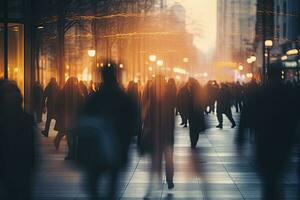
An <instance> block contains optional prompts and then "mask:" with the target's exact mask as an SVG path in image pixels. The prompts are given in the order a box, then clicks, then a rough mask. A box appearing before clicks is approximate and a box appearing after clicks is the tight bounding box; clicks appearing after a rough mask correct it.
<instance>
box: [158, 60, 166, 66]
mask: <svg viewBox="0 0 300 200" xmlns="http://www.w3.org/2000/svg"><path fill="white" fill-rule="evenodd" d="M156 64H157V66H159V67H161V66H163V65H164V61H163V60H158V61H157V63H156Z"/></svg>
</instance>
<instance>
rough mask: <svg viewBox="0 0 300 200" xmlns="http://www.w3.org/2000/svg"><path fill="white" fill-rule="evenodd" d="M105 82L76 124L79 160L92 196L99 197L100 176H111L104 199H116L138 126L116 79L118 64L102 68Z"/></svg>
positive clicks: (128, 101)
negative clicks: (121, 175)
mask: <svg viewBox="0 0 300 200" xmlns="http://www.w3.org/2000/svg"><path fill="white" fill-rule="evenodd" d="M101 70H102V71H101V74H102V80H103V83H102V85H101V87H100V88H99V90H98V91H96V92H95V93H94V94H92V95H91V96H90V97H89V98H88V99H87V103H86V104H85V106H84V109H83V112H82V113H81V115H80V117H79V120H78V121H77V123H76V124H75V130H74V131H75V132H77V134H78V162H79V164H80V166H82V169H83V171H84V172H85V173H86V179H87V183H86V189H87V191H88V193H89V199H92V200H94V199H95V200H96V199H99V192H98V184H99V182H100V181H99V179H100V178H101V177H103V176H104V175H105V174H108V177H109V179H110V180H109V181H110V183H109V188H108V190H107V191H108V192H107V194H106V196H105V199H109V200H112V199H117V195H116V189H117V182H118V178H119V175H120V171H121V170H122V169H123V168H124V167H125V166H126V164H127V161H128V150H129V145H130V141H131V138H132V136H133V133H134V130H135V129H136V127H135V126H136V118H137V117H136V110H135V106H134V102H133V101H132V99H131V98H130V97H129V96H128V95H127V94H126V93H125V92H124V91H123V90H122V89H121V86H120V84H119V83H118V82H117V77H116V73H117V71H116V70H117V65H116V64H113V63H110V65H108V64H106V65H104V67H103V68H102V69H101Z"/></svg>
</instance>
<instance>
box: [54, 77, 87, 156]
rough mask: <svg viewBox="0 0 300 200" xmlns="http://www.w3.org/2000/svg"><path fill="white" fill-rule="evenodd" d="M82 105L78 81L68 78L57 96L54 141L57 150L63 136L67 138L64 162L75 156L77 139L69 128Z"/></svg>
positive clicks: (82, 98)
mask: <svg viewBox="0 0 300 200" xmlns="http://www.w3.org/2000/svg"><path fill="white" fill-rule="evenodd" d="M83 103H84V97H83V95H82V92H81V90H80V88H79V84H78V79H77V78H76V77H70V78H69V79H68V80H67V82H66V84H65V86H64V88H63V89H62V91H61V92H60V94H59V96H58V100H57V108H58V117H57V126H58V134H57V136H56V138H55V140H54V141H55V146H56V148H58V147H59V143H60V140H61V139H62V138H63V137H64V136H65V135H66V136H67V142H68V154H67V156H66V157H65V159H66V160H74V159H75V156H76V146H77V139H76V136H75V135H74V134H72V133H71V131H70V128H71V127H72V125H73V124H74V122H75V120H76V117H77V115H78V113H79V111H80V108H81V107H82V106H83Z"/></svg>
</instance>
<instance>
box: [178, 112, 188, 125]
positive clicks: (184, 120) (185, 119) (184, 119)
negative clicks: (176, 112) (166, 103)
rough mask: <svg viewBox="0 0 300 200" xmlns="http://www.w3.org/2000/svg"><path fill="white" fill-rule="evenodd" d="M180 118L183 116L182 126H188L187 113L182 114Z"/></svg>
mask: <svg viewBox="0 0 300 200" xmlns="http://www.w3.org/2000/svg"><path fill="white" fill-rule="evenodd" d="M180 116H181V121H182V124H184V125H187V120H188V119H187V114H186V113H180Z"/></svg>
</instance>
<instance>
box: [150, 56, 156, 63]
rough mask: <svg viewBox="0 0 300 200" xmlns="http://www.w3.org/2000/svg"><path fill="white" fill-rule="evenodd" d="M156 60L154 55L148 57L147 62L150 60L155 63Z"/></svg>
mask: <svg viewBox="0 0 300 200" xmlns="http://www.w3.org/2000/svg"><path fill="white" fill-rule="evenodd" d="M156 59H157V57H156V55H150V56H149V60H150V61H151V62H155V61H156Z"/></svg>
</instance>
